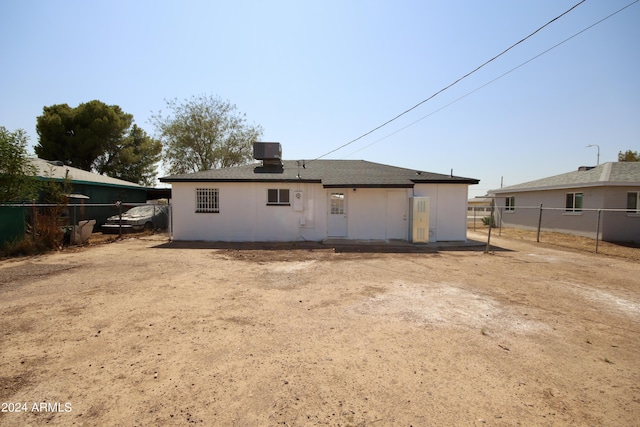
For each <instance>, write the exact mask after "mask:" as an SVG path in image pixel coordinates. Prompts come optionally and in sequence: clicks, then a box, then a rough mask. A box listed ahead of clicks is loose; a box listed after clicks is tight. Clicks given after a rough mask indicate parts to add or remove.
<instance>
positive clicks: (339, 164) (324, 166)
mask: <svg viewBox="0 0 640 427" xmlns="http://www.w3.org/2000/svg"><path fill="white" fill-rule="evenodd" d="M282 163H283V167H282V168H279V167H277V166H262V164H251V165H245V166H235V167H230V168H224V169H212V170H207V171H201V172H195V173H188V174H183V175H172V176H167V177H163V178H160V181H162V182H315V183H321V184H322V185H323V187H334V188H344V187H354V188H355V187H358V188H366V187H371V188H383V187H390V188H411V187H413V185H414V184H418V183H429V184H433V183H436V184H477V183H478V182H480V181H479V180H477V179H473V178H464V177H459V176H451V175H444V174H438V173H432V172H423V171H416V170H413V169H404V168H399V167H396V166H389V165H383V164H380V163H372V162H367V161H365V160H313V161H309V162H306V163H305V164H304V166H303V163H302V161H295V160H284V161H283V162H282Z"/></svg>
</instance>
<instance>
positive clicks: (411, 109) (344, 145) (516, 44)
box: [307, 0, 587, 163]
mask: <svg viewBox="0 0 640 427" xmlns="http://www.w3.org/2000/svg"><path fill="white" fill-rule="evenodd" d="M585 1H587V0H581V1H580V2H578V3H576V4H575V5H573V6H572V7H571V8H569V9H568V10H566V11H565V12H563V13H562V14H560V15H558V16H556V17H555V18H553V19H552V20H551V21H549V22H547V23H546V24H544V25H543V26H541V27H540V28H538V29H537V30H535V31H534V32H532V33H531V34H529V35H528V36H526V37H525V38H523V39H522V40H520V41H518V42H516V43H514V44H512V45H511V46H509V47H508V48H506V49H505V50H503V51H502V52H500V53H499V54H497V55H496V56H494V57H493V58H491V59H489V60H488V61H486V62H485V63H483V64H482V65H480V66H478V67H477V68H475V69H474V70H472V71H470V72H468V73H467V74H465V75H464V76H462V77H460V78H459V79H457V80H455V81H454V82H453V83H450V84H449V85H447V86H445V87H444V88H442V89H440V90H439V91H437V92H436V93H434V94H433V95H431V96H430V97H428V98H426V99H424V100H422V101H420V102H419V103H417V104H416V105H414V106H413V107H411V108H409V109H407V110H405V111H403V112H402V113H400V114H398V115H397V116H395V117H394V118H392V119H389V120H387V121H386V122H384V123H383V124H381V125H380V126H377V127H375V128H373V129H371V130H370V131H369V132H367V133H364V134H362V135H360V136H359V137H357V138H355V139H352V140H351V141H349V142H347V143H346V144H342V145H341V146H339V147H338V148H336V149H333V150H331V151H329V152H328V153H326V154H323V155H322V156H319V157H316V158H315V159H313V160H318V159H321V158H323V157H326V156H328V155H329V154H331V153H335V152H336V151H338V150H341V149H343V148H344V147H346V146H348V145H351V144H353V143H354V142H356V141H358V140H360V139H362V138H364V137H365V136H367V135H370V134H372V133H373V132H375V131H377V130H378V129H380V128H382V127H384V126H386V125H388V124H389V123H391V122H393V121H395V120H397V119H399V118H400V117H402V116H404V115H405V114H407V113H408V112H410V111H413V110H415V109H416V108H418V107H419V106H421V105H422V104H424V103H425V102H427V101H429V100H430V99H433V98H435V97H436V96H437V95H439V94H441V93H442V92H444V91H445V90H447V89H449V88H450V87H452V86H454V85H456V84H457V83H459V82H460V81H462V80H464V79H466V78H467V77H469V76H470V75H472V74H473V73H475V72H476V71H478V70H480V69H481V68H482V67H484V66H485V65H487V64H489V63H491V62H493V61H495V60H496V59H498V58H499V57H501V56H502V55H504V54H505V53H507V52H508V51H510V50H511V49H513V48H514V47H516V46H518V45H519V44H521V43H523V42H524V41H526V40H527V39H529V38H531V37H533V36H534V35H535V34H537V33H538V32H540V31H541V30H542V29H544V28H545V27H547V26H549V25H551V24H552V23H553V22H555V21H557V20H558V19H560V18H562V17H563V16H564V15H566V14H567V13H569V12H571V11H572V10H573V9H575V8H576V7H578V6H580V5H581V4H582V3H584V2H585ZM313 160H310V161H309V162H312V161H313ZM309 162H307V163H309Z"/></svg>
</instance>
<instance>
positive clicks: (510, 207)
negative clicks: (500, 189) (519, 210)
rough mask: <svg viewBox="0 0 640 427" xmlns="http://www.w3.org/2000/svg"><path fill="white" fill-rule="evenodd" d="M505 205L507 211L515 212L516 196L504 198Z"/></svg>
mask: <svg viewBox="0 0 640 427" xmlns="http://www.w3.org/2000/svg"><path fill="white" fill-rule="evenodd" d="M504 207H505V210H506V211H507V212H513V211H515V210H516V198H515V196H510V197H507V198H506V199H504Z"/></svg>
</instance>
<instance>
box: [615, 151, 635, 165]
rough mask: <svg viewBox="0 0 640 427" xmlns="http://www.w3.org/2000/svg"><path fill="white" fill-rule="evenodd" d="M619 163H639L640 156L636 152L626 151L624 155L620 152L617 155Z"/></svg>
mask: <svg viewBox="0 0 640 427" xmlns="http://www.w3.org/2000/svg"><path fill="white" fill-rule="evenodd" d="M618 161H619V162H640V154H638V152H637V151H631V150H627V151H625V152H624V153H623V152H622V151H620V152H619V153H618Z"/></svg>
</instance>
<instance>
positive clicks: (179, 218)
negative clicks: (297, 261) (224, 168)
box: [172, 182, 326, 241]
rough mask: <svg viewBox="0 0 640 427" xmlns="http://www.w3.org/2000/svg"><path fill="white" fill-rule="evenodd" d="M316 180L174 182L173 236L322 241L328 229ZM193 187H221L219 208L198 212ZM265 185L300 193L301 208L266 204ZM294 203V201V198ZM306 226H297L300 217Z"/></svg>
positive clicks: (242, 239) (209, 238) (207, 238)
mask: <svg viewBox="0 0 640 427" xmlns="http://www.w3.org/2000/svg"><path fill="white" fill-rule="evenodd" d="M316 187H319V186H318V185H313V184H282V183H273V184H270V183H209V182H203V183H173V184H172V188H173V191H172V195H173V237H174V238H175V239H177V240H213V241H215V240H219V241H277V240H280V241H296V240H321V239H322V238H324V235H325V234H326V229H325V226H324V224H325V223H324V222H323V221H320V222H319V221H318V220H317V218H318V213H319V212H323V213H324V212H325V211H326V208H325V203H324V201H323V199H324V198H320V199H319V198H318V197H316V195H315V192H316V191H317V188H316ZM196 188H217V189H218V190H219V201H220V212H219V213H196V212H195V205H196V191H195V190H196ZM269 188H278V189H284V188H288V189H289V190H290V194H291V197H292V198H293V192H294V191H296V190H301V191H302V192H303V209H304V210H303V211H302V212H296V211H294V209H293V206H267V190H268V189H269ZM292 204H293V200H292ZM302 217H304V218H305V219H306V225H305V226H300V218H302Z"/></svg>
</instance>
